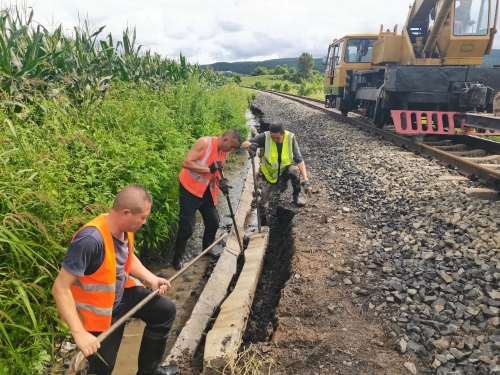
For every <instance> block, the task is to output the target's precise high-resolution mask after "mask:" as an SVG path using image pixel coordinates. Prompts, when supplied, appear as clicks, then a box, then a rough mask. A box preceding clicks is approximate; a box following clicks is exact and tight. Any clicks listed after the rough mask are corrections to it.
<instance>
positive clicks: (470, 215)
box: [242, 93, 500, 375]
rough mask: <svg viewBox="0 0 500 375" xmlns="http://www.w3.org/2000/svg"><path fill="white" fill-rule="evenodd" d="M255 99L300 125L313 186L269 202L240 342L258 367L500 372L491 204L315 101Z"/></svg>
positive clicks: (266, 118)
mask: <svg viewBox="0 0 500 375" xmlns="http://www.w3.org/2000/svg"><path fill="white" fill-rule="evenodd" d="M253 107H254V113H256V114H258V115H260V117H261V129H265V127H266V126H268V125H269V124H270V123H277V122H281V123H283V124H284V126H285V128H286V129H288V130H290V131H292V132H293V133H295V134H296V136H297V140H298V141H299V145H300V148H301V151H302V153H303V155H304V157H305V161H306V165H307V169H308V174H309V177H310V181H311V185H312V188H313V192H314V194H313V198H312V199H309V202H308V205H307V206H305V207H303V208H297V207H294V205H293V204H292V203H291V190H290V187H288V189H287V190H284V191H283V192H282V193H281V194H280V195H278V196H276V197H275V200H274V202H272V205H271V208H270V213H271V215H270V217H269V222H268V225H269V226H270V229H271V234H270V244H269V248H268V251H267V255H266V259H265V264H264V269H263V273H262V277H261V280H260V282H259V285H258V288H257V293H256V295H255V298H254V303H253V306H252V314H251V317H250V320H249V322H248V325H247V331H246V333H245V336H244V345H243V347H242V349H246V348H249V347H251V348H253V349H252V350H254V351H257V352H258V353H259V355H260V357H259V358H261V361H262V363H272V367H271V370H269V372H267V371H268V370H267V367H266V370H265V371H263V373H271V374H343V375H348V374H353V375H354V374H389V375H396V374H397V375H400V374H412V373H413V374H417V373H418V374H436V373H437V374H468V375H473V374H484V375H486V374H500V366H499V354H500V330H499V325H500V323H499V307H500V289H499V278H500V234H499V233H498V225H499V224H500V217H499V215H498V213H499V203H498V202H492V201H485V200H480V199H478V198H472V197H469V196H467V195H466V194H465V188H467V187H479V185H478V184H477V183H475V182H472V181H465V182H463V181H460V182H459V181H449V180H447V181H442V180H439V177H440V176H443V175H456V172H455V171H454V170H453V169H448V168H446V167H444V166H440V165H438V164H437V163H436V162H435V161H433V160H428V159H425V158H423V157H419V156H417V155H413V154H411V153H408V152H405V150H403V149H400V148H399V147H397V146H395V145H393V144H391V143H389V142H388V141H385V140H383V139H381V138H378V137H376V136H374V135H372V134H369V133H365V132H363V131H361V130H359V129H357V128H356V127H353V126H352V125H348V124H346V123H341V122H339V121H338V120H334V119H333V118H332V117H330V116H328V115H327V114H324V113H323V112H321V111H318V110H314V109H310V108H307V107H304V106H302V105H300V104H298V103H295V102H292V101H289V100H287V99H283V98H279V97H274V96H271V95H270V94H267V93H259V94H258V98H257V99H256V100H254V102H253ZM264 367H265V366H264Z"/></svg>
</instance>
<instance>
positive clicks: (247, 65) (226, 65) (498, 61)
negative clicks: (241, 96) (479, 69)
mask: <svg viewBox="0 0 500 375" xmlns="http://www.w3.org/2000/svg"><path fill="white" fill-rule="evenodd" d="M298 61H299V58H298V57H291V58H284V59H273V60H266V61H238V62H233V63H230V62H218V63H215V64H209V65H201V67H202V68H205V67H207V66H210V67H212V69H213V70H216V71H231V72H235V73H239V74H250V73H252V72H253V71H254V70H255V68H256V67H258V66H263V67H265V68H267V69H274V68H276V65H283V64H287V65H288V68H291V67H295V68H297V63H298ZM493 65H500V49H494V50H493V51H491V55H487V56H484V60H483V66H486V67H492V66H493ZM313 69H315V70H319V71H320V72H322V73H323V71H324V70H325V66H324V65H323V58H321V57H320V58H315V59H314V67H313Z"/></svg>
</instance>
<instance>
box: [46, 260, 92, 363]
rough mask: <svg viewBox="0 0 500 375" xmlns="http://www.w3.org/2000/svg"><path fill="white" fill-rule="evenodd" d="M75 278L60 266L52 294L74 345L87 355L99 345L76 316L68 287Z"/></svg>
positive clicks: (76, 278) (73, 300)
mask: <svg viewBox="0 0 500 375" xmlns="http://www.w3.org/2000/svg"><path fill="white" fill-rule="evenodd" d="M77 280H78V277H77V276H75V275H73V274H71V273H69V272H68V271H66V270H65V269H64V268H61V271H60V272H59V275H58V276H57V278H56V280H55V282H54V286H53V287H52V295H53V296H54V299H55V301H56V306H57V311H59V314H61V317H62V318H63V319H64V321H65V322H66V324H67V325H68V327H69V329H70V331H71V334H72V335H73V338H74V339H75V343H76V345H77V346H78V347H79V348H80V350H81V351H82V352H83V354H84V355H85V356H86V357H88V356H89V355H91V354H94V353H95V352H97V349H99V347H100V346H101V345H100V344H99V341H98V340H97V338H96V337H95V336H94V335H92V334H90V333H88V332H87V331H86V330H85V328H84V327H83V324H82V322H81V321H80V318H79V316H78V312H77V310H76V305H75V299H74V298H73V294H72V293H71V289H70V286H71V285H73V284H74V283H75V282H76V281H77Z"/></svg>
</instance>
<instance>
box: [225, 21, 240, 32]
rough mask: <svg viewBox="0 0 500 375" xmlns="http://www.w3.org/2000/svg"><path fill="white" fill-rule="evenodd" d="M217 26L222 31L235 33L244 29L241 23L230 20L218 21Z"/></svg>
mask: <svg viewBox="0 0 500 375" xmlns="http://www.w3.org/2000/svg"><path fill="white" fill-rule="evenodd" d="M218 26H219V28H220V29H221V30H222V31H227V32H228V33H237V32H238V31H243V30H244V29H245V28H244V27H243V25H240V24H239V23H236V22H231V21H220V22H219V24H218Z"/></svg>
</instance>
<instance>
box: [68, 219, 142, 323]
mask: <svg viewBox="0 0 500 375" xmlns="http://www.w3.org/2000/svg"><path fill="white" fill-rule="evenodd" d="M106 216H107V214H104V215H100V216H98V217H96V218H95V219H94V220H92V221H90V222H88V223H87V224H85V225H84V226H83V227H82V228H80V230H82V229H83V228H85V227H96V228H97V230H98V231H99V233H100V234H101V236H102V238H103V239H104V260H103V262H102V264H101V267H99V269H98V270H97V271H96V272H94V273H93V274H92V275H88V276H87V275H84V276H81V277H79V278H78V280H77V281H76V283H75V284H73V285H71V287H70V288H71V293H72V294H73V298H74V300H75V304H76V309H77V311H78V315H79V316H80V320H81V321H82V324H83V327H84V328H85V330H86V331H89V332H103V331H105V330H106V329H107V328H109V327H110V326H111V315H112V313H113V304H114V302H115V288H116V255H115V246H114V243H113V237H112V235H111V231H110V230H109V227H108V223H106V220H104V218H105V217H106ZM80 230H79V231H80ZM79 231H78V232H79ZM78 232H77V233H78ZM127 235H128V251H129V256H128V259H127V261H126V262H125V272H126V274H127V279H126V281H125V284H124V286H125V288H131V287H134V286H142V284H141V283H140V282H139V280H137V279H135V278H133V277H131V276H129V270H130V266H131V264H132V255H133V251H134V234H133V233H127ZM75 236H76V234H75ZM74 238H75V237H74V236H73V239H74Z"/></svg>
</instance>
